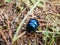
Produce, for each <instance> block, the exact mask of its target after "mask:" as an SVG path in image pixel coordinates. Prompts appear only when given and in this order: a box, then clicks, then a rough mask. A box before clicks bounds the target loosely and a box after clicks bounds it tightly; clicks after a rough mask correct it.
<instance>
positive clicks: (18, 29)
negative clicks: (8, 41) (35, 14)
mask: <svg viewBox="0 0 60 45" xmlns="http://www.w3.org/2000/svg"><path fill="white" fill-rule="evenodd" d="M39 2H40V0H38V1H37V2H36V3H35V4H34V6H33V7H32V9H31V10H30V11H29V12H28V13H27V15H26V16H25V17H24V19H23V20H22V22H21V23H20V25H19V27H18V28H17V31H16V33H15V35H14V37H13V39H12V40H13V41H14V40H15V38H16V37H17V35H18V32H19V31H20V29H21V27H22V25H23V23H24V21H25V20H26V18H27V17H28V16H29V14H30V13H31V12H32V11H33V10H34V8H35V7H36V6H37V5H38V3H39Z"/></svg>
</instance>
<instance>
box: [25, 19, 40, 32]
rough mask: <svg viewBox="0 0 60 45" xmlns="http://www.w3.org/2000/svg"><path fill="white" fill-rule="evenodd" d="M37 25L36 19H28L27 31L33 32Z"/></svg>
mask: <svg viewBox="0 0 60 45" xmlns="http://www.w3.org/2000/svg"><path fill="white" fill-rule="evenodd" d="M38 26H39V22H38V20H36V19H30V20H29V22H28V24H27V28H26V30H27V32H35V31H36V30H37V27H38Z"/></svg>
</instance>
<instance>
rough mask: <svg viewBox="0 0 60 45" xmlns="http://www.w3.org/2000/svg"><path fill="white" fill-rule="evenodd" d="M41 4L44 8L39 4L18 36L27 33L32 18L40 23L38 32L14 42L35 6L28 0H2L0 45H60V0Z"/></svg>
mask: <svg viewBox="0 0 60 45" xmlns="http://www.w3.org/2000/svg"><path fill="white" fill-rule="evenodd" d="M34 1H35V0H34ZM32 2H33V1H30V3H32ZM30 3H29V4H30ZM40 3H41V4H42V6H40V5H39V4H38V6H36V7H35V8H34V10H32V11H31V13H30V14H29V16H27V18H26V20H25V21H24V23H23V26H21V29H20V30H19V32H18V36H20V35H21V34H22V33H23V32H25V31H26V25H27V23H28V21H29V20H30V19H31V18H35V19H37V20H38V21H39V24H40V25H39V27H38V31H37V32H33V33H28V32H26V33H25V34H24V35H22V36H20V37H19V38H17V37H18V36H17V37H15V39H16V38H17V40H15V41H12V40H13V37H14V35H15V32H16V31H17V29H18V27H19V26H20V25H19V24H20V23H21V22H22V21H23V19H24V18H25V16H26V14H27V13H28V12H29V11H30V10H31V9H32V8H31V7H34V6H31V7H30V5H29V4H28V3H26V0H25V2H24V0H23V1H19V0H12V1H11V2H5V1H4V0H2V1H1V0H0V45H60V39H59V38H60V0H58V1H57V0H45V1H43V0H41V2H40ZM34 4H35V3H32V5H34ZM13 42H14V43H13Z"/></svg>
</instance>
